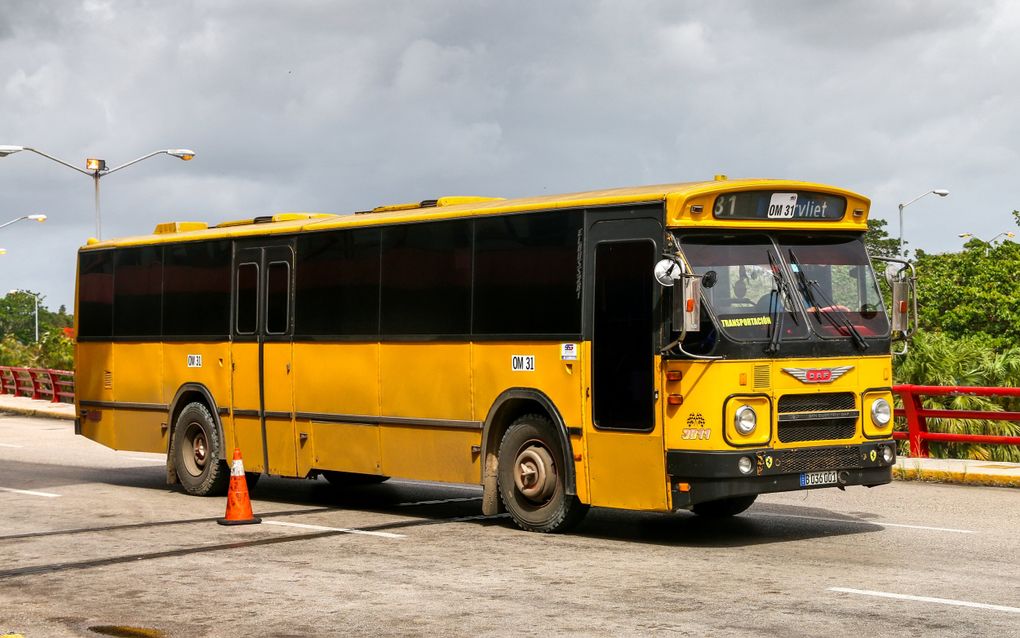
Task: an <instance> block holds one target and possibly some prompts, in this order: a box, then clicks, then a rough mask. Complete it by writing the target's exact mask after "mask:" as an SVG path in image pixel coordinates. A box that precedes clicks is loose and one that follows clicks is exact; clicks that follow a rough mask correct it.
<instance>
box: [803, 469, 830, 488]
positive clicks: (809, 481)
mask: <svg viewBox="0 0 1020 638" xmlns="http://www.w3.org/2000/svg"><path fill="white" fill-rule="evenodd" d="M835 482H836V473H835V472H804V473H803V474H801V475H800V486H801V487H813V486H815V485H833V484H834V483H835Z"/></svg>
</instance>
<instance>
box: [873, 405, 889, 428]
mask: <svg viewBox="0 0 1020 638" xmlns="http://www.w3.org/2000/svg"><path fill="white" fill-rule="evenodd" d="M890 420H892V406H891V405H889V402H888V401H886V400H885V399H875V402H874V403H872V404H871V421H872V422H873V423H874V424H875V425H878V426H885V425H889V421H890Z"/></svg>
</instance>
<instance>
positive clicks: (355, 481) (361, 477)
mask: <svg viewBox="0 0 1020 638" xmlns="http://www.w3.org/2000/svg"><path fill="white" fill-rule="evenodd" d="M320 474H322V478H324V479H326V480H327V481H329V484H330V485H334V486H336V487H356V486H358V485H375V484H376V483H383V482H385V481H388V480H390V477H388V476H383V475H381V474H356V473H354V472H335V471H332V470H322V472H320Z"/></svg>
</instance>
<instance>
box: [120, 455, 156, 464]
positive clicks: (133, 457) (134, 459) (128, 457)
mask: <svg viewBox="0 0 1020 638" xmlns="http://www.w3.org/2000/svg"><path fill="white" fill-rule="evenodd" d="M123 458H125V459H127V460H129V461H145V462H146V463H166V459H152V458H145V457H144V456H125V457H123Z"/></svg>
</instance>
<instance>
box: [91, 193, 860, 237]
mask: <svg viewBox="0 0 1020 638" xmlns="http://www.w3.org/2000/svg"><path fill="white" fill-rule="evenodd" d="M762 190H765V191H808V192H819V193H827V194H832V195H837V196H841V197H844V198H846V200H847V206H846V214H845V215H844V217H843V219H841V220H833V221H826V222H819V221H816V220H809V221H796V220H794V221H787V220H783V221H781V222H777V221H775V220H746V219H741V220H733V219H726V220H722V219H715V218H714V216H713V215H712V203H713V201H714V198H715V197H716V196H718V195H719V194H721V193H729V192H740V191H762ZM649 203H665V206H666V225H667V226H668V227H693V226H711V227H713V228H734V229H737V228H740V229H747V228H758V229H764V228H772V229H775V228H776V227H777V226H778V225H780V224H781V226H782V227H783V228H784V229H800V230H809V229H810V230H836V229H839V230H844V231H846V230H851V231H859V232H863V231H865V230H867V218H868V210H869V208H870V206H871V201H870V200H869V199H868V198H867V197H864V196H863V195H860V194H857V193H854V192H852V191H848V190H845V189H842V188H837V187H834V186H828V185H825V184H816V183H811V182H801V181H793V180H781V179H726V178H725V177H724V176H717V178H716V179H714V180H712V181H703V182H681V183H675V184H657V185H652V186H634V187H626V188H612V189H606V190H595V191H584V192H579V193H566V194H562V195H543V196H540V197H526V198H518V199H502V198H498V197H466V196H457V197H442V198H438V199H434V200H424V201H422V202H417V203H411V204H393V205H385V206H380V207H377V208H375V209H373V210H371V211H365V212H356V213H346V214H339V215H338V214H328V213H277V214H275V215H268V216H264V217H255V218H251V219H242V220H236V221H227V222H222V223H220V224H217V225H215V226H211V227H210V226H209V225H208V224H206V223H204V222H187V221H185V222H167V223H162V224H159V225H158V226H157V227H156V230H155V231H154V232H153V233H152V234H150V235H139V236H134V237H123V238H118V239H110V240H103V241H98V240H96V239H89V241H88V244H87V245H86V246H85V247H84V248H85V249H99V248H110V247H115V246H131V245H144V244H157V243H168V242H180V241H195V240H201V239H216V238H227V237H245V236H260V235H269V234H281V233H297V232H305V231H317V230H327V229H332V228H345V227H356V226H379V225H387V224H400V223H413V222H420V221H430V220H437V219H455V218H460V217H472V216H481V215H495V214H500V213H518V212H527V211H547V210H555V209H577V208H595V207H605V206H620V205H627V204H634V205H637V204H649Z"/></svg>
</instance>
